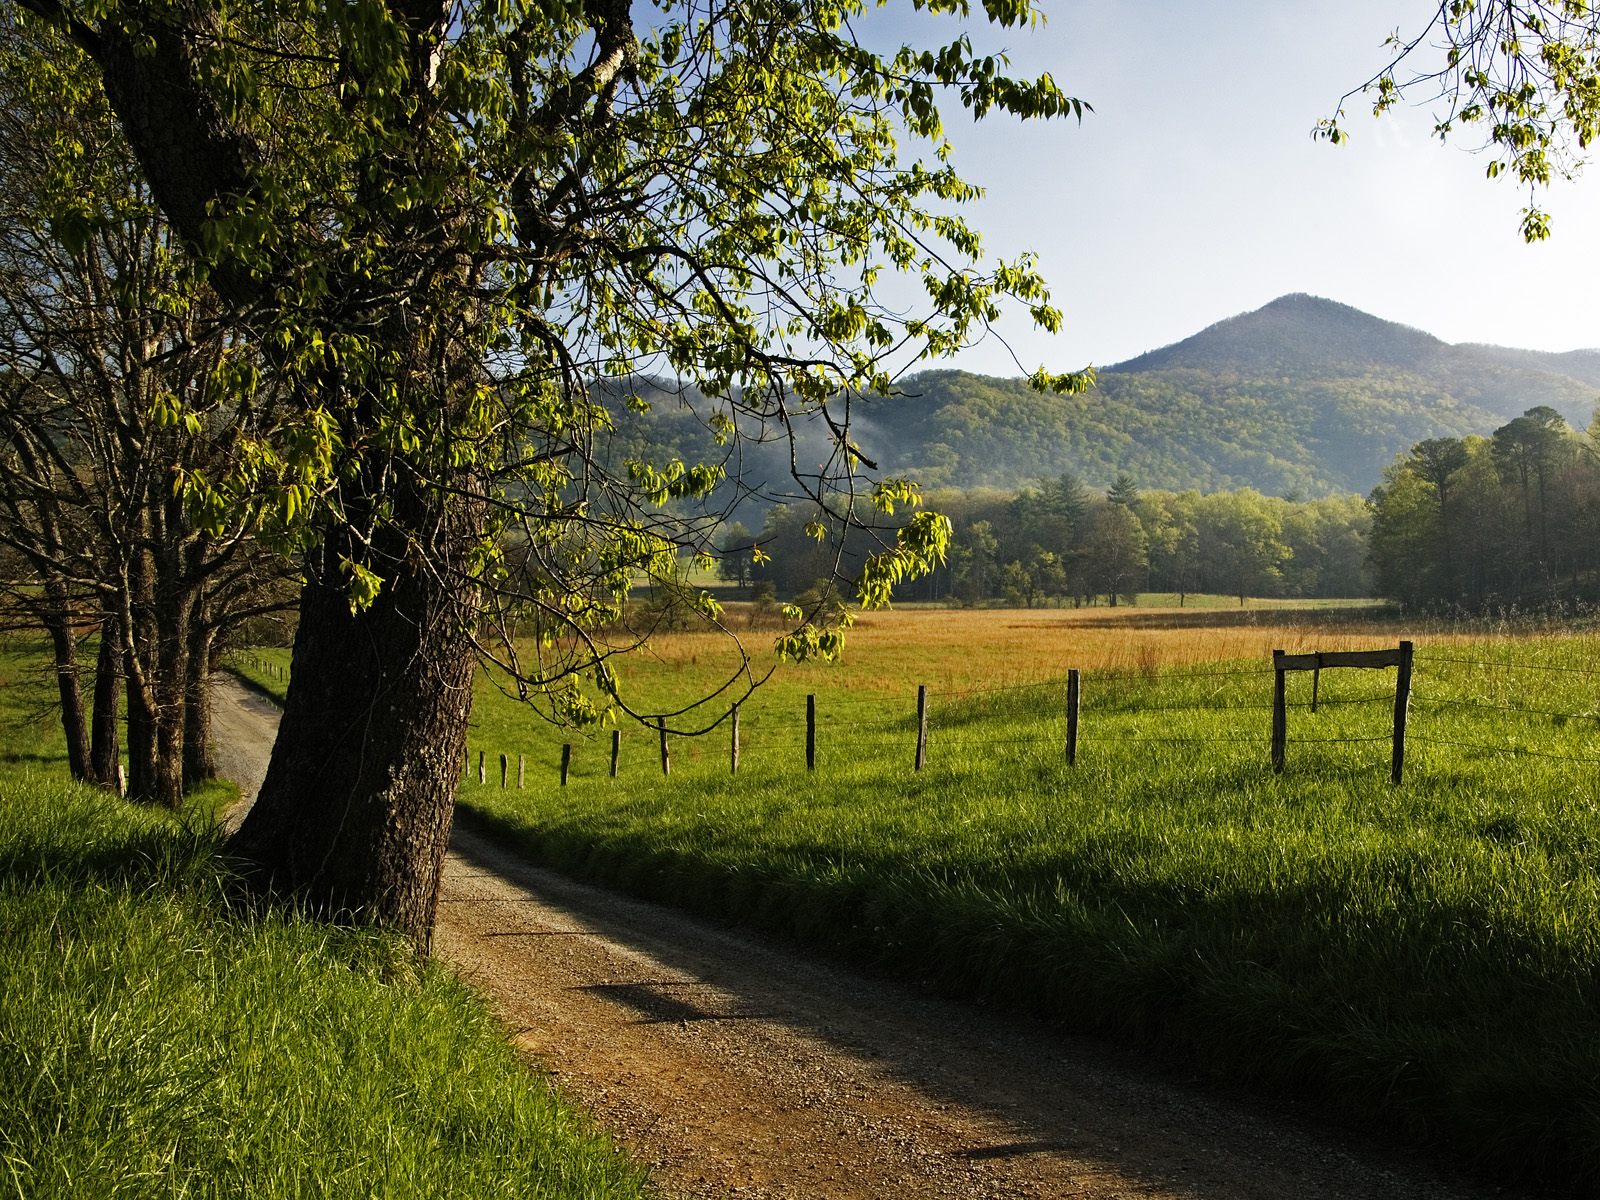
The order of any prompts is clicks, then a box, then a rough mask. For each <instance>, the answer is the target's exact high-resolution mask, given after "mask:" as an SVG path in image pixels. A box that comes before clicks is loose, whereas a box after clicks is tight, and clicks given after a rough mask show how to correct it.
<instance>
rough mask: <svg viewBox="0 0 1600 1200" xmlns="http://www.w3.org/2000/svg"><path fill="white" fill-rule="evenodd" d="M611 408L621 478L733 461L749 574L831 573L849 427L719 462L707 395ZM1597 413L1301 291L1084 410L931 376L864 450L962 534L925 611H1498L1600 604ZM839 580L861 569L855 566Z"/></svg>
mask: <svg viewBox="0 0 1600 1200" xmlns="http://www.w3.org/2000/svg"><path fill="white" fill-rule="evenodd" d="M634 394H637V395H638V396H639V397H640V398H642V399H643V400H645V401H646V403H643V404H640V403H637V402H635V403H630V402H629V401H628V396H629V395H634ZM605 395H606V403H607V406H608V409H609V410H610V411H611V413H612V416H613V418H614V425H615V429H614V431H613V432H612V433H611V434H610V435H609V441H608V443H607V444H606V445H605V446H603V447H602V457H603V458H604V457H607V456H609V457H614V458H617V459H619V460H620V459H650V460H652V461H657V462H660V461H664V460H668V459H673V458H677V459H681V460H683V461H686V462H697V461H718V460H723V461H725V465H726V467H727V469H728V473H729V476H730V482H729V483H728V484H727V485H725V487H724V488H723V489H720V490H719V492H718V494H716V495H715V496H713V498H712V501H711V503H710V504H709V505H708V506H707V511H708V512H715V511H718V510H721V509H723V508H726V507H727V506H728V505H730V504H731V503H732V502H733V500H734V499H735V498H736V496H739V495H742V496H743V497H744V498H745V500H746V503H745V504H743V505H742V506H741V509H740V511H741V512H742V513H744V514H745V516H744V520H745V521H747V522H749V523H750V524H751V525H752V526H758V527H757V528H754V529H747V528H745V527H744V526H737V527H732V526H730V527H727V528H725V530H724V531H723V534H722V536H720V537H719V539H718V542H719V545H720V546H722V547H723V548H724V554H723V559H724V566H723V569H724V571H725V572H726V573H727V575H728V577H730V578H733V579H738V580H740V581H743V582H745V583H748V584H750V585H751V586H754V585H756V584H757V583H761V584H767V585H770V586H771V587H772V588H774V589H776V591H778V592H779V593H781V594H784V595H794V594H796V593H798V592H801V591H804V590H806V589H809V588H811V587H812V586H813V585H814V584H815V583H816V581H817V580H818V579H819V578H823V577H826V576H828V575H829V573H830V569H831V568H832V566H834V565H835V564H834V563H832V562H831V561H830V553H831V552H830V550H829V548H828V543H826V542H823V543H818V542H817V541H816V540H814V539H813V538H812V537H811V536H809V535H808V534H807V533H806V531H805V527H806V526H807V525H808V524H810V523H812V522H813V521H814V520H815V518H816V515H817V514H816V513H815V510H814V509H810V510H808V509H805V508H802V507H786V506H785V505H786V502H788V503H792V502H793V501H794V499H795V495H794V494H795V491H796V488H795V485H794V482H793V480H792V479H791V478H790V475H789V472H790V469H791V465H796V464H797V465H798V466H799V467H800V469H801V470H805V469H808V466H809V464H812V463H815V462H819V461H823V460H825V459H827V458H828V457H829V456H830V455H833V454H837V453H838V448H837V444H836V442H835V441H834V439H833V435H832V434H831V432H830V431H829V430H827V429H826V428H822V427H817V426H815V425H811V426H808V425H806V424H805V422H804V420H803V419H802V421H801V422H800V424H799V427H798V429H797V434H798V440H797V444H796V446H795V447H794V459H793V463H791V458H790V449H791V447H790V446H789V444H788V442H787V441H784V440H779V441H769V442H759V441H752V440H749V439H743V438H741V439H736V440H735V442H734V443H732V444H731V446H729V447H718V446H715V445H713V444H712V443H711V441H710V439H709V438H708V436H707V434H706V423H705V418H706V416H707V415H708V414H714V413H717V412H718V411H719V410H720V407H721V406H719V404H718V403H717V402H715V401H713V400H709V399H708V398H706V397H704V396H701V395H699V394H697V393H693V392H689V391H685V390H683V389H679V388H676V387H670V386H668V385H666V384H665V383H663V382H661V381H658V380H649V379H638V378H635V379H628V380H616V381H612V382H611V383H610V384H608V385H607V390H606V393H605ZM1597 398H1600V351H1595V350H1576V351H1571V352H1568V353H1565V354H1550V353H1543V352H1536V351H1528V350H1515V349H1508V348H1504V347H1496V346H1473V345H1449V344H1447V343H1445V342H1442V341H1440V340H1439V339H1438V338H1435V337H1432V336H1431V335H1429V334H1427V333H1424V332H1422V331H1420V330H1416V329H1411V328H1408V327H1406V326H1403V325H1397V324H1395V323H1393V322H1390V321H1383V320H1380V319H1378V318H1376V317H1373V316H1370V315H1369V314H1366V313H1363V312H1360V311H1358V310H1356V309H1353V308H1350V307H1349V306H1347V305H1342V304H1337V303H1334V302H1332V301H1329V300H1323V299H1319V298H1317V297H1314V296H1305V295H1291V296H1283V297H1280V298H1278V299H1277V300H1274V301H1272V302H1271V303H1270V304H1267V305H1265V306H1263V307H1262V308H1260V309H1257V310H1256V311H1254V312H1250V313H1242V314H1240V315H1239V316H1236V317H1230V318H1228V319H1227V320H1225V321H1220V322H1218V323H1217V324H1215V325H1212V326H1210V327H1209V328H1207V329H1205V330H1202V331H1200V332H1199V333H1197V334H1195V335H1194V336H1193V337H1190V338H1187V339H1185V340H1184V341H1181V342H1178V343H1175V344H1174V345H1171V346H1167V347H1164V348H1162V349H1159V350H1153V351H1151V352H1149V353H1148V354H1144V355H1141V356H1140V357H1138V358H1136V359H1132V360H1129V361H1128V362H1125V363H1120V364H1116V365H1113V366H1111V367H1107V368H1105V369H1103V370H1102V371H1101V372H1100V373H1099V378H1098V382H1097V384H1096V386H1095V387H1094V389H1092V390H1091V391H1090V392H1088V393H1086V394H1084V395H1081V396H1069V397H1060V396H1050V395H1041V394H1040V393H1038V392H1036V391H1034V390H1033V389H1031V388H1030V387H1029V386H1028V385H1027V383H1026V382H1025V381H1024V380H1021V379H995V378H989V377H985V376H979V375H972V374H968V373H965V372H960V371H932V372H925V373H923V374H920V375H916V376H912V377H911V378H909V379H907V380H905V381H904V383H903V384H902V386H901V391H900V393H899V394H897V395H894V396H890V397H886V398H877V399H872V400H866V399H863V400H862V401H861V403H860V404H859V405H858V406H857V407H856V408H855V409H854V415H853V418H852V423H851V429H850V436H851V438H852V439H853V440H854V441H856V442H858V443H859V445H861V446H862V447H864V448H865V451H866V452H867V453H868V454H869V455H870V456H871V457H872V458H873V459H874V460H875V461H876V464H877V466H878V468H879V469H880V473H881V474H883V475H889V476H904V477H908V478H911V479H915V480H917V481H919V482H920V483H921V484H922V485H923V486H924V487H925V488H927V489H928V501H929V506H930V507H932V508H934V509H936V510H937V511H940V512H943V513H946V514H947V515H949V516H950V518H951V520H952V522H953V524H954V535H955V541H954V548H953V551H952V554H951V557H950V561H949V563H948V564H947V565H946V566H945V567H944V568H943V569H942V570H940V571H938V572H937V573H936V574H935V575H934V576H933V577H931V578H929V579H926V580H923V581H920V582H918V583H917V584H915V585H913V587H912V589H911V592H910V593H909V594H913V595H915V596H917V597H921V598H928V599H954V600H960V601H964V602H979V601H985V600H991V601H992V600H1004V601H1006V602H1009V603H1014V604H1023V605H1037V604H1060V603H1068V602H1076V603H1083V602H1084V601H1086V600H1089V599H1091V598H1094V597H1098V598H1099V599H1100V600H1101V601H1102V602H1104V601H1106V600H1108V599H1109V600H1112V601H1115V600H1116V599H1117V598H1118V597H1122V596H1128V595H1132V594H1134V593H1137V592H1143V591H1160V592H1175V593H1178V594H1179V595H1180V596H1181V595H1185V594H1187V593H1189V592H1194V591H1205V592H1212V593H1219V592H1220V593H1227V594H1233V595H1262V596H1273V595H1276V596H1290V597H1295V596H1327V597H1339V596H1361V595H1374V594H1376V595H1380V596H1384V597H1387V598H1390V599H1393V600H1396V601H1399V602H1403V603H1406V604H1426V605H1430V606H1435V607H1451V606H1461V607H1463V608H1470V609H1481V608H1484V607H1486V606H1492V605H1504V604H1526V603H1545V602H1548V601H1551V600H1556V599H1566V598H1571V597H1582V598H1588V599H1594V598H1600V570H1597V566H1600V564H1597V563H1596V562H1595V561H1594V559H1595V558H1596V557H1600V537H1597V536H1596V534H1597V533H1600V464H1597V459H1596V455H1595V443H1594V442H1593V441H1592V440H1591V438H1590V437H1589V435H1588V434H1586V433H1579V432H1575V431H1574V430H1573V428H1572V427H1571V426H1570V425H1569V424H1568V422H1569V421H1584V422H1586V421H1588V420H1589V417H1590V414H1591V413H1592V412H1593V411H1594V410H1595V405H1596V400H1597ZM1519 413H1521V414H1522V415H1520V416H1518V415H1517V414H1519ZM1491 431H1492V432H1491ZM1385 464H1389V465H1388V466H1387V469H1386V467H1385ZM735 476H736V477H737V480H738V482H737V483H735V482H732V481H731V480H732V478H733V477H735ZM1141 487H1142V488H1143V489H1144V490H1141ZM1157 487H1159V488H1161V489H1167V490H1156V488H1157ZM1280 497H1281V498H1280ZM1362 497H1366V499H1363V498H1362ZM773 504H775V505H776V507H771V508H769V507H768V505H773ZM885 532H886V533H889V532H892V531H885ZM756 546H759V547H761V550H760V552H759V553H758V552H756V551H755V549H754V547H756ZM850 550H851V553H859V552H861V551H860V548H859V547H851V548H850ZM763 558H770V561H762V559H763ZM838 565H840V566H842V567H843V569H844V571H845V573H848V571H849V567H850V563H849V558H848V556H846V559H845V560H844V561H842V562H841V563H840V564H838Z"/></svg>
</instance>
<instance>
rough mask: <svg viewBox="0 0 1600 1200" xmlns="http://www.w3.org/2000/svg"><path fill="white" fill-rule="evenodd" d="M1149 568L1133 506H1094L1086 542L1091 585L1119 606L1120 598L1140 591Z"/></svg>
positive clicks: (1085, 562)
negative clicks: (1118, 600) (1146, 570)
mask: <svg viewBox="0 0 1600 1200" xmlns="http://www.w3.org/2000/svg"><path fill="white" fill-rule="evenodd" d="M1147 565H1148V558H1147V552H1146V541H1145V534H1144V529H1143V528H1142V527H1141V526H1140V524H1139V518H1138V517H1136V516H1135V515H1134V514H1133V510H1132V508H1131V507H1130V506H1129V504H1124V503H1117V502H1115V501H1111V500H1106V501H1104V502H1101V503H1099V504H1096V505H1095V506H1093V507H1092V508H1091V509H1090V513H1089V529H1088V532H1087V533H1086V534H1085V536H1084V541H1083V570H1084V576H1085V579H1086V581H1087V583H1088V585H1089V586H1090V587H1091V588H1092V589H1093V590H1094V591H1096V592H1098V593H1099V594H1100V595H1102V596H1104V597H1105V598H1106V603H1107V604H1109V605H1112V606H1113V607H1115V605H1116V603H1117V597H1118V596H1126V595H1132V594H1134V593H1137V592H1138V590H1139V581H1140V580H1141V579H1143V578H1144V573H1145V568H1146V566H1147Z"/></svg>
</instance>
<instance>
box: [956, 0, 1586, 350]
mask: <svg viewBox="0 0 1600 1200" xmlns="http://www.w3.org/2000/svg"><path fill="white" fill-rule="evenodd" d="M1039 2H1040V3H1041V5H1042V6H1043V8H1044V11H1045V13H1046V15H1047V24H1046V25H1045V27H1044V28H1043V29H1036V30H1027V31H1019V30H995V29H986V28H982V27H981V26H980V25H979V24H977V23H974V24H973V25H972V26H971V29H970V32H971V36H972V38H973V41H974V43H975V45H976V46H977V47H978V48H979V49H981V50H984V51H986V52H992V51H996V50H1005V51H1006V52H1007V53H1009V54H1010V56H1011V59H1012V65H1013V70H1014V73H1017V74H1024V73H1037V72H1039V71H1049V72H1050V73H1051V74H1052V75H1053V76H1054V77H1055V79H1056V81H1057V82H1058V83H1059V84H1060V85H1061V86H1062V88H1063V89H1064V90H1065V91H1066V92H1067V93H1068V94H1069V95H1074V96H1077V97H1079V98H1081V99H1083V100H1084V101H1086V102H1087V103H1089V104H1090V105H1092V106H1093V108H1094V112H1093V113H1090V114H1086V115H1085V117H1084V119H1083V122H1082V124H1081V125H1079V124H1078V123H1077V122H1075V121H1073V120H1071V119H1070V118H1069V119H1067V120H1057V121H1050V122H1016V121H1011V120H1006V121H1001V120H996V119H993V118H989V119H985V120H984V121H981V122H973V121H971V120H970V119H969V118H967V116H966V115H965V113H963V112H962V111H960V110H959V109H956V110H954V111H951V112H947V114H946V124H947V126H948V127H949V129H950V133H951V140H952V141H953V142H954V144H955V147H956V160H955V161H956V164H957V166H958V167H959V168H960V169H961V170H962V171H963V173H964V174H965V175H966V176H967V177H968V178H969V179H970V180H972V181H973V182H976V183H978V184H980V185H982V186H983V187H984V188H985V189H986V193H987V194H986V196H985V198H984V199H983V200H982V201H981V202H980V203H979V205H978V206H977V207H976V209H975V211H974V213H973V219H974V223H975V224H976V225H977V226H978V227H979V228H980V229H981V230H983V231H984V234H985V237H986V244H987V246H988V248H989V249H990V251H991V252H992V253H997V254H1001V255H1006V256H1010V255H1015V254H1017V253H1018V252H1020V251H1023V250H1030V249H1031V250H1033V251H1035V252H1037V254H1038V255H1039V259H1040V265H1041V268H1042V270H1043V273H1044V275H1045V277H1046V278H1047V279H1048V280H1049V281H1050V284H1051V288H1052V293H1053V296H1054V299H1055V302H1056V305H1057V307H1058V308H1060V309H1062V311H1063V313H1064V315H1065V327H1064V329H1063V330H1062V332H1061V333H1060V334H1058V335H1055V336H1051V335H1049V334H1045V333H1043V332H1040V331H1037V330H1035V329H1033V328H1032V327H1031V326H1030V324H1029V323H1028V322H1027V320H1026V319H1025V316H1024V315H1021V314H1019V317H1018V319H1015V320H1008V321H1007V322H1005V323H1004V324H1003V325H1002V326H1001V332H1002V334H1003V336H1004V342H1002V341H1001V340H1000V339H998V338H990V339H988V340H986V341H984V342H983V343H982V344H980V345H978V346H976V347H973V348H972V349H970V350H967V351H965V352H964V353H963V354H962V355H961V356H960V357H959V358H958V359H957V360H956V362H955V364H954V365H957V366H960V367H963V368H965V369H968V370H973V371H979V372H984V373H988V374H996V375H1016V374H1019V373H1021V372H1022V371H1031V370H1033V369H1034V368H1035V367H1037V366H1040V365H1044V366H1047V367H1049V368H1050V369H1051V370H1055V371H1063V370H1070V369H1076V368H1079V367H1082V366H1084V365H1087V364H1094V365H1101V366H1104V365H1108V364H1111V363H1115V362H1119V361H1122V360H1124V359H1127V358H1130V357H1132V356H1134V355H1136V354H1139V353H1142V352H1144V351H1145V350H1150V349H1154V348H1156V347H1158V346H1164V345H1168V344H1170V343H1172V342H1175V341H1179V340H1181V339H1182V338H1185V337H1187V336H1189V335H1190V334H1192V333H1196V332H1198V331H1199V330H1201V329H1202V328H1204V327H1205V326H1207V325H1209V324H1212V323H1213V322H1215V321H1219V320H1221V319H1223V318H1225V317H1229V316H1232V315H1234V314H1235V313H1240V312H1246V311H1249V310H1250V309H1254V308H1258V307H1260V306H1261V305H1263V304H1265V303H1267V302H1268V301H1269V300H1272V299H1274V298H1275V297H1277V296H1280V295H1283V294H1285V293H1289V292H1309V293H1311V294H1313V295H1317V296H1324V297H1327V298H1328V299H1331V300H1337V301H1339V302H1341V303H1344V304H1349V305H1353V306H1355V307H1356V308H1359V309H1362V310H1364V311H1366V312H1370V313H1372V314H1374V315H1375V316H1379V317H1383V318H1385V319H1387V320H1392V321H1399V322H1402V323H1403V324H1406V325H1411V326H1414V327H1416V328H1418V329H1422V330H1425V331H1427V332H1429V333H1432V334H1434V335H1436V336H1438V337H1440V338H1443V339H1444V340H1445V341H1448V342H1491V343H1495V344H1498V345H1504V346H1518V347H1523V348H1527V349H1536V350H1573V349H1579V348H1586V347H1597V346H1600V319H1597V318H1600V163H1596V164H1595V165H1594V166H1593V168H1592V169H1591V170H1590V171H1589V172H1588V173H1587V175H1585V176H1584V177H1582V178H1581V179H1580V180H1578V181H1577V183H1575V184H1561V185H1558V186H1556V187H1553V188H1551V189H1548V190H1547V191H1546V192H1545V194H1544V196H1543V198H1542V201H1541V203H1542V204H1543V206H1544V207H1545V208H1547V209H1548V210H1549V211H1550V212H1551V213H1552V215H1553V218H1554V225H1553V228H1554V234H1553V236H1552V238H1551V239H1550V240H1549V241H1547V242H1543V243H1540V244H1537V245H1528V244H1526V243H1524V242H1523V240H1522V238H1521V235H1520V233H1519V231H1518V219H1519V214H1520V213H1521V210H1522V208H1523V207H1524V206H1525V205H1526V204H1527V202H1528V193H1527V191H1526V190H1525V189H1524V188H1521V187H1520V186H1519V185H1517V184H1515V183H1512V182H1510V181H1509V180H1507V179H1504V178H1502V179H1500V180H1495V181H1490V180H1488V179H1486V178H1485V175H1484V168H1485V166H1486V164H1487V160H1486V159H1485V158H1484V157H1482V156H1481V155H1477V154H1474V153H1473V152H1471V149H1470V147H1471V143H1470V142H1466V141H1463V142H1454V143H1451V144H1449V145H1443V144H1441V143H1440V142H1439V140H1438V139H1437V138H1436V137H1434V136H1433V134H1432V127H1433V119H1432V112H1433V108H1434V106H1431V105H1424V106H1422V107H1420V108H1418V107H1408V108H1407V109H1405V110H1403V111H1399V112H1395V113H1391V114H1389V115H1387V116H1385V117H1383V118H1380V119H1374V118H1372V117H1371V116H1369V115H1368V114H1369V113H1370V103H1369V102H1366V101H1363V99H1362V98H1361V97H1359V96H1357V97H1354V98H1353V99H1352V100H1351V101H1350V102H1349V103H1348V104H1347V105H1346V114H1347V117H1346V121H1345V126H1346V129H1347V130H1348V131H1349V132H1350V133H1351V134H1352V135H1353V136H1352V138H1351V140H1350V141H1349V142H1348V143H1347V144H1345V145H1342V146H1332V145H1329V144H1328V143H1327V142H1324V141H1313V139H1312V138H1311V136H1310V131H1311V129H1312V127H1313V126H1314V125H1315V124H1316V122H1317V120H1318V119H1319V118H1322V117H1325V116H1328V115H1330V114H1331V113H1332V112H1333V110H1334V109H1335V107H1336V106H1337V104H1338V102H1339V98H1340V97H1341V95H1343V94H1344V93H1345V92H1346V91H1349V90H1350V89H1351V88H1354V87H1357V86H1359V85H1360V84H1361V83H1363V82H1364V81H1365V80H1367V79H1368V78H1369V77H1371V76H1372V75H1373V74H1375V73H1376V72H1377V71H1378V70H1379V69H1381V68H1382V67H1383V66H1384V65H1385V63H1386V62H1387V56H1386V53H1385V48H1384V46H1383V42H1384V39H1385V38H1386V37H1387V36H1388V35H1389V34H1390V33H1391V32H1394V31H1395V30H1396V29H1397V28H1398V29H1400V30H1401V31H1402V32H1405V33H1414V32H1416V31H1418V30H1420V29H1421V28H1422V27H1423V26H1424V25H1425V24H1426V22H1427V18H1428V16H1429V14H1430V13H1431V12H1432V11H1433V9H1434V8H1435V7H1436V6H1435V5H1434V4H1433V3H1431V0H1383V2H1378V0H1188V2H1180V0H1094V2H1093V3H1088V2H1084V0H1076V2H1074V3H1066V2H1063V0H1039ZM1008 344H1009V345H1008Z"/></svg>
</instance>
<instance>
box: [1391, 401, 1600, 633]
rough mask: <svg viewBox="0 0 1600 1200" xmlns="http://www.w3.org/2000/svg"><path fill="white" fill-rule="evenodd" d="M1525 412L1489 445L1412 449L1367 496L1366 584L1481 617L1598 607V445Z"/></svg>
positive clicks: (1435, 443)
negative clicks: (1369, 576)
mask: <svg viewBox="0 0 1600 1200" xmlns="http://www.w3.org/2000/svg"><path fill="white" fill-rule="evenodd" d="M1597 432H1600V430H1597V429H1596V427H1595V426H1594V425H1591V426H1590V428H1589V430H1587V431H1582V432H1580V431H1577V430H1574V429H1572V428H1570V427H1569V426H1568V425H1567V423H1566V421H1565V420H1564V419H1563V418H1562V416H1561V414H1560V413H1557V412H1556V411H1554V410H1553V409H1551V408H1548V407H1544V406H1538V407H1534V408H1530V409H1529V410H1528V411H1527V412H1525V413H1524V414H1523V415H1522V416H1520V417H1517V418H1516V419H1515V420H1512V421H1509V422H1507V423H1506V424H1504V425H1502V426H1500V428H1498V429H1496V430H1495V431H1494V433H1493V434H1492V435H1491V436H1489V437H1477V436H1473V437H1464V438H1430V439H1428V440H1426V441H1422V442H1418V443H1417V444H1416V445H1414V446H1412V447H1411V449H1410V451H1408V452H1407V453H1406V454H1403V455H1401V456H1400V457H1399V458H1398V459H1396V460H1395V462H1394V463H1393V464H1392V465H1391V466H1390V467H1389V469H1388V470H1387V471H1386V472H1385V473H1384V479H1383V483H1382V484H1380V485H1379V486H1378V487H1377V488H1376V489H1375V490H1374V491H1373V493H1372V497H1371V501H1370V503H1371V507H1372V514H1373V526H1372V537H1371V546H1370V559H1371V564H1372V571H1373V576H1374V581H1375V584H1376V587H1377V589H1378V591H1379V593H1380V594H1381V595H1384V596H1386V597H1389V598H1391V599H1394V600H1396V601H1399V602H1402V603H1406V604H1414V605H1429V606H1434V607H1439V608H1462V609H1466V610H1472V611H1476V610H1481V609H1485V608H1490V607H1495V606H1499V605H1511V604H1518V605H1528V604H1542V603H1550V602H1564V601H1569V600H1574V599H1578V600H1584V601H1594V600H1597V599H1600V446H1597V442H1596V434H1597Z"/></svg>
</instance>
